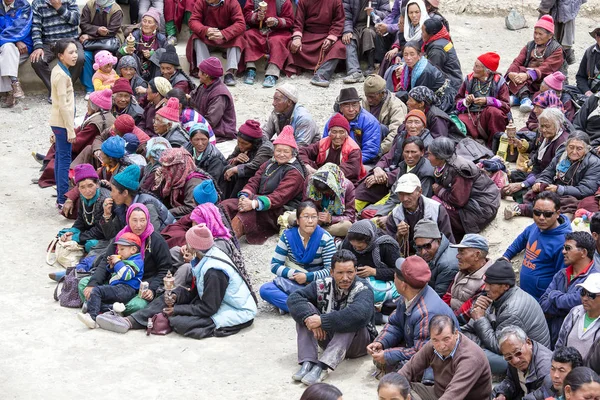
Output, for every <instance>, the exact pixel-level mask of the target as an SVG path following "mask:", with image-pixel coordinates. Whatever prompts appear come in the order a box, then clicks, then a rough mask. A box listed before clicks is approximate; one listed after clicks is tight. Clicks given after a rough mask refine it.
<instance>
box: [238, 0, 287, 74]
mask: <svg viewBox="0 0 600 400" xmlns="http://www.w3.org/2000/svg"><path fill="white" fill-rule="evenodd" d="M266 3H267V4H268V6H267V12H266V16H265V20H264V21H263V29H264V28H265V27H266V26H267V25H266V22H265V21H266V20H267V18H270V17H273V18H277V20H278V24H277V26H275V27H274V28H271V29H270V31H268V34H267V33H265V34H263V32H261V31H260V30H259V29H258V27H259V21H258V20H257V19H256V14H255V13H254V1H253V0H247V1H246V6H245V7H244V19H245V20H246V24H247V25H248V26H249V27H250V28H249V29H248V30H247V31H246V33H245V34H244V39H245V41H246V43H245V45H244V52H243V53H242V61H240V68H239V69H240V70H243V69H244V68H245V66H246V62H252V61H257V60H260V59H261V58H262V57H263V56H265V55H267V54H268V55H269V62H270V63H273V64H275V65H277V67H278V68H279V69H283V66H284V64H285V61H286V60H287V58H288V56H289V54H290V51H289V50H288V47H287V44H288V42H289V40H290V37H291V36H292V33H291V29H292V25H293V24H294V10H293V8H292V3H291V2H290V0H285V2H284V3H283V4H282V5H281V15H278V14H277V5H276V0H267V1H266Z"/></svg>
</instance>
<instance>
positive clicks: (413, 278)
mask: <svg viewBox="0 0 600 400" xmlns="http://www.w3.org/2000/svg"><path fill="white" fill-rule="evenodd" d="M396 268H397V269H398V270H399V272H400V274H401V275H402V277H403V278H404V281H405V282H406V283H408V285H409V286H410V287H412V288H414V289H423V288H424V287H425V286H427V284H428V283H429V280H430V279H431V270H430V269H429V265H427V263H426V262H425V260H423V259H422V258H421V257H419V256H410V257H408V258H404V259H403V258H399V259H398V260H396Z"/></svg>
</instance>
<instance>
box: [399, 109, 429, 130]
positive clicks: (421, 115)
mask: <svg viewBox="0 0 600 400" xmlns="http://www.w3.org/2000/svg"><path fill="white" fill-rule="evenodd" d="M410 117H416V118H419V119H420V120H421V122H422V123H423V125H424V126H425V127H427V117H426V116H425V113H424V112H423V111H421V110H417V109H414V110H410V111H409V112H408V114H406V118H404V121H408V119H409V118H410Z"/></svg>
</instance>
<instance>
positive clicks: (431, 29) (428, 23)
mask: <svg viewBox="0 0 600 400" xmlns="http://www.w3.org/2000/svg"><path fill="white" fill-rule="evenodd" d="M423 25H424V26H425V31H426V32H427V34H428V35H429V36H433V35H435V34H436V33H438V32H439V31H441V30H442V28H443V27H444V24H443V23H442V20H440V19H437V18H429V19H426V20H425V22H423Z"/></svg>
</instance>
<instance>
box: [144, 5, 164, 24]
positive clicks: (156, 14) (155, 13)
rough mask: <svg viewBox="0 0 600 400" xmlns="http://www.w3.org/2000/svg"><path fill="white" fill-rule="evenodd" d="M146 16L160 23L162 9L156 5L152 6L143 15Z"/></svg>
mask: <svg viewBox="0 0 600 400" xmlns="http://www.w3.org/2000/svg"><path fill="white" fill-rule="evenodd" d="M144 17H150V18H152V19H153V20H154V21H155V22H156V24H160V11H158V10H157V9H156V8H154V7H150V8H149V9H148V11H146V13H145V14H144V15H142V18H144Z"/></svg>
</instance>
